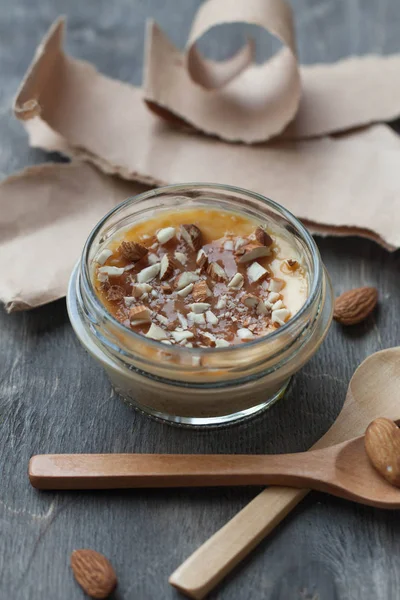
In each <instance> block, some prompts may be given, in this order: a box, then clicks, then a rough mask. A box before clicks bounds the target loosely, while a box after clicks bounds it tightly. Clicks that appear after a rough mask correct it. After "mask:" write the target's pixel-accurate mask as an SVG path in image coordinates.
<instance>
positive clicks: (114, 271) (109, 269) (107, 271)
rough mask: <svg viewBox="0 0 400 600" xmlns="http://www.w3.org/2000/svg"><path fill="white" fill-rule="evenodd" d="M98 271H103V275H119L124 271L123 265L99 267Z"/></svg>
mask: <svg viewBox="0 0 400 600" xmlns="http://www.w3.org/2000/svg"><path fill="white" fill-rule="evenodd" d="M99 273H103V274H104V275H108V276H109V277H120V276H121V275H123V273H124V267H113V266H106V267H99Z"/></svg>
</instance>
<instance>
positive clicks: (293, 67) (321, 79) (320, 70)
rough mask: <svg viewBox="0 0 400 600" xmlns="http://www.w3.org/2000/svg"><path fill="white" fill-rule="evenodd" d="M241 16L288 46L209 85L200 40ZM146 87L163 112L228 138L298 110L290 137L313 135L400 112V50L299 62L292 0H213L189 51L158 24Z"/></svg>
mask: <svg viewBox="0 0 400 600" xmlns="http://www.w3.org/2000/svg"><path fill="white" fill-rule="evenodd" d="M237 21H243V22H247V23H252V24H257V25H260V26H261V27H263V28H264V29H266V30H268V31H269V32H271V33H272V34H274V35H275V36H276V37H277V38H279V39H280V40H281V41H282V42H283V44H284V45H285V47H284V49H283V50H282V51H281V52H279V53H278V54H277V55H276V56H275V57H273V58H272V59H271V60H269V61H267V62H266V63H265V64H263V65H261V66H256V65H254V64H250V65H249V66H248V68H247V69H244V68H243V69H241V70H240V71H238V73H237V74H236V76H235V77H232V76H231V77H230V78H229V81H228V83H224V82H220V85H219V86H217V85H214V87H213V89H207V86H206V85H204V82H203V80H202V77H201V76H199V73H201V67H200V68H199V67H198V64H199V57H198V54H197V51H196V50H195V42H196V40H197V39H198V38H199V37H201V36H202V35H203V34H204V33H205V32H206V31H207V30H208V29H210V28H211V27H214V26H216V25H220V24H222V23H233V22H237ZM194 54H195V55H196V60H195V61H194V60H193V55H194ZM223 68H224V66H223V65H221V67H220V69H223ZM299 73H300V75H301V86H300V79H299ZM300 87H302V92H301V96H300V91H301V89H300ZM144 89H145V97H146V100H147V101H148V103H149V106H150V107H152V108H153V109H154V108H155V107H157V108H158V110H159V111H160V109H162V111H163V112H162V113H160V112H158V114H161V115H162V116H164V117H166V118H172V117H175V118H180V119H182V120H183V121H185V122H186V123H187V124H189V125H191V126H192V127H194V128H196V129H198V130H200V131H203V132H205V133H208V134H213V135H217V136H218V137H220V138H222V139H225V140H228V141H237V140H240V141H243V142H247V143H254V142H260V141H266V140H268V139H270V138H271V137H274V136H276V135H277V134H279V133H280V132H281V131H282V129H283V127H284V125H285V124H287V123H288V122H289V121H292V119H293V118H294V121H292V122H291V123H290V124H289V125H288V127H287V129H286V131H285V132H284V133H283V137H285V138H286V139H287V138H290V139H294V138H309V137H316V136H320V135H326V134H328V133H333V132H338V131H344V130H347V129H351V128H354V127H358V126H361V125H367V124H370V123H374V122H379V121H389V120H392V119H395V118H397V117H398V116H399V115H400V55H398V54H396V55H393V56H387V57H381V56H364V57H353V58H348V59H345V60H342V61H339V62H337V63H334V64H330V65H329V64H328V65H312V66H304V67H301V68H299V66H298V64H297V60H296V53H295V38H294V32H293V28H292V18H291V11H290V7H288V5H287V4H286V3H285V1H284V0H242V1H239V0H208V1H207V2H205V3H204V4H203V5H201V7H200V9H199V11H198V13H197V16H196V18H195V21H194V23H193V27H192V31H191V34H190V36H189V41H188V47H187V51H186V53H185V52H181V51H180V50H178V49H177V48H176V47H175V46H174V45H173V44H172V43H171V42H170V41H169V40H168V39H167V37H166V36H165V34H164V33H163V32H162V31H161V29H159V28H158V27H157V26H156V25H154V24H151V25H150V27H149V29H148V37H147V60H146V64H145V84H144Z"/></svg>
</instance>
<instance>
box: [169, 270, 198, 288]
mask: <svg viewBox="0 0 400 600" xmlns="http://www.w3.org/2000/svg"><path fill="white" fill-rule="evenodd" d="M199 279H200V277H199V276H198V275H197V274H196V273H193V272H191V271H187V272H185V273H181V274H180V275H178V276H177V277H175V279H174V287H175V289H176V290H178V291H179V290H182V289H183V288H185V287H186V286H187V285H189V284H190V283H195V281H198V280H199Z"/></svg>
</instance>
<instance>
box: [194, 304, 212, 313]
mask: <svg viewBox="0 0 400 600" xmlns="http://www.w3.org/2000/svg"><path fill="white" fill-rule="evenodd" d="M190 308H191V310H192V311H193V312H194V313H196V314H200V313H204V312H206V310H208V309H209V308H210V304H208V302H194V303H193V304H191V305H190Z"/></svg>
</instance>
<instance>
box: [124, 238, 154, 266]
mask: <svg viewBox="0 0 400 600" xmlns="http://www.w3.org/2000/svg"><path fill="white" fill-rule="evenodd" d="M118 252H120V253H121V254H122V256H123V257H124V258H126V260H129V261H132V262H136V261H138V260H140V259H141V258H143V257H144V256H146V254H148V252H149V251H148V250H147V248H146V247H145V246H142V244H139V243H138V242H122V244H121V245H120V247H119V248H118Z"/></svg>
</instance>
